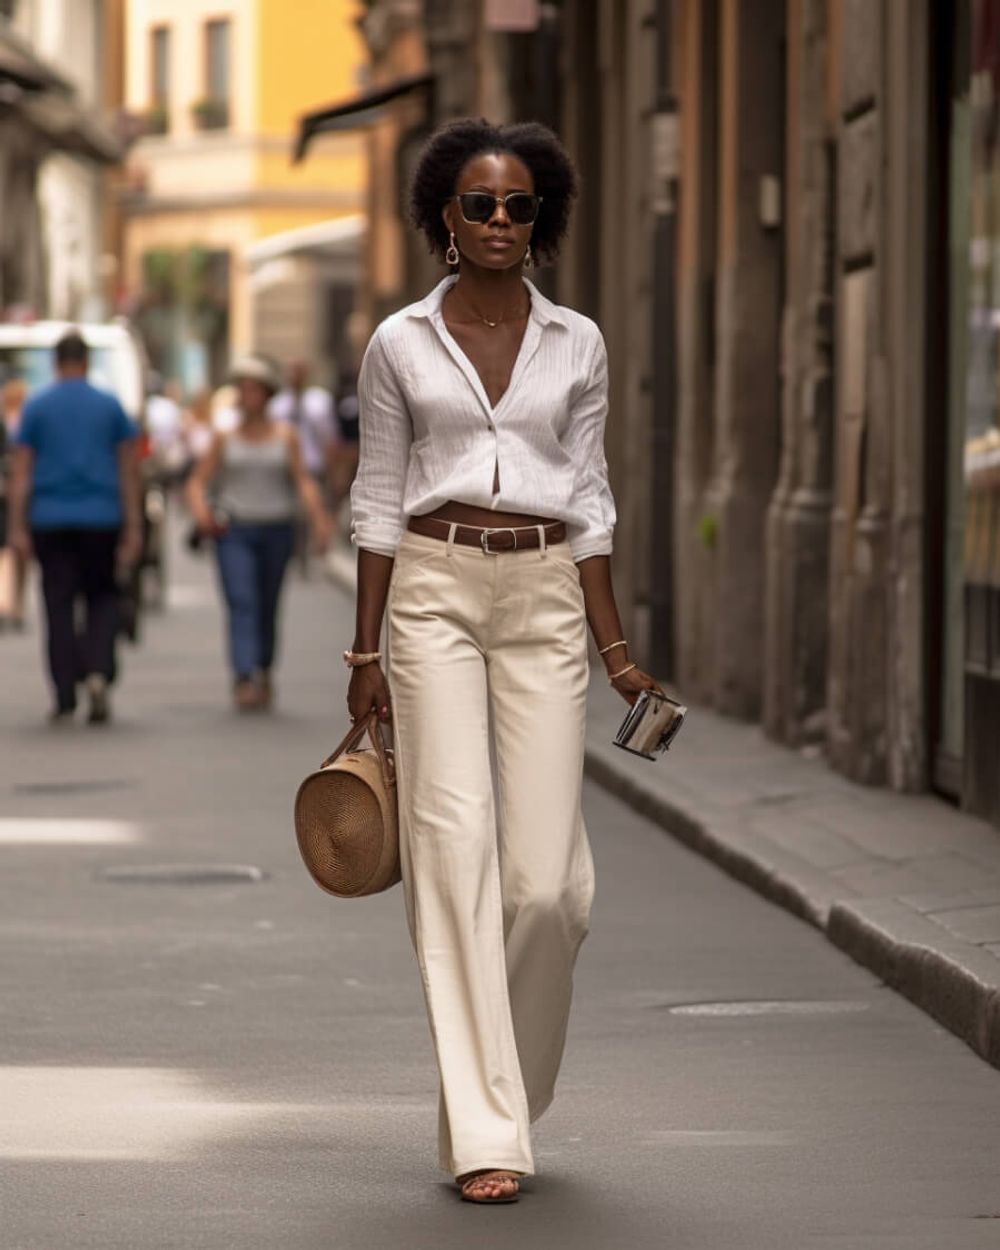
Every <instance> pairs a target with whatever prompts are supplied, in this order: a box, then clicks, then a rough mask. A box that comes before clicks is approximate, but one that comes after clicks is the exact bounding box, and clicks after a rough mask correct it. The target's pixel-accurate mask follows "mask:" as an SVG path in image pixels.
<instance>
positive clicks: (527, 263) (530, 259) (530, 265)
mask: <svg viewBox="0 0 1000 1250" xmlns="http://www.w3.org/2000/svg"><path fill="white" fill-rule="evenodd" d="M524 267H525V269H534V267H535V258H534V256H533V255H532V253H531V244H530V243H529V244H528V246H527V247H526V248H525V250H524Z"/></svg>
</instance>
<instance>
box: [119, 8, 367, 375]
mask: <svg viewBox="0 0 1000 1250" xmlns="http://www.w3.org/2000/svg"><path fill="white" fill-rule="evenodd" d="M355 13H356V5H355V4H354V3H353V0H301V3H297V4H296V6H295V13H294V20H290V15H289V7H288V6H287V5H285V4H282V3H280V0H230V2H229V3H226V4H223V5H219V4H218V3H217V2H215V3H210V2H209V0H128V3H127V13H126V39H125V57H126V73H125V95H126V103H127V107H128V109H129V111H130V112H131V113H132V114H135V115H140V116H142V117H143V119H144V122H145V132H146V133H145V135H144V137H143V138H142V139H141V140H140V141H139V142H138V143H137V144H136V145H135V147H134V149H133V151H132V154H131V159H130V162H129V168H128V175H127V184H126V186H125V187H124V189H123V195H122V207H123V212H124V217H125V225H124V258H123V277H124V294H125V297H126V299H127V300H129V301H131V303H132V304H133V305H134V306H135V308H136V310H137V312H138V314H139V317H140V320H141V322H142V324H143V327H144V329H145V331H146V337H147V340H148V341H149V344H150V348H151V352H152V354H153V356H154V359H155V360H156V363H157V364H158V365H159V367H160V368H161V369H162V370H163V371H165V372H167V373H168V374H171V375H174V376H177V377H179V378H181V379H182V380H183V381H184V382H185V383H186V384H187V385H188V386H196V385H201V384H204V383H205V382H208V381H217V380H218V378H219V377H220V375H221V374H222V372H223V371H224V369H225V367H226V364H227V362H228V359H229V357H230V356H231V354H232V353H233V352H235V351H239V350H247V349H250V348H254V349H256V350H264V351H270V352H271V353H273V354H275V355H278V356H280V357H282V358H285V359H287V358H289V357H290V356H296V357H298V356H302V357H306V358H309V359H311V360H313V361H314V363H316V364H318V365H319V366H320V372H321V373H326V372H327V369H328V368H329V367H330V366H331V365H332V361H333V359H334V357H335V355H336V350H337V345H338V343H339V340H340V337H341V335H342V333H343V323H344V320H345V318H346V317H347V316H348V315H349V312H350V299H349V297H348V294H347V292H346V291H345V287H346V288H347V289H348V290H353V285H354V283H355V281H356V278H357V255H358V251H359V248H360V246H361V240H362V239H363V230H362V229H361V222H360V220H359V218H360V214H361V212H362V210H363V208H364V197H365V181H366V160H365V152H364V147H363V143H362V142H361V140H360V139H359V138H358V137H357V136H354V135H342V136H331V137H328V138H324V140H323V141H322V144H320V145H317V149H316V151H315V152H314V155H313V159H312V160H311V161H310V162H309V163H308V164H307V165H302V164H299V165H296V164H294V163H293V159H292V158H293V154H294V153H293V130H294V121H295V119H296V118H297V116H298V115H299V114H300V113H301V112H303V111H304V110H305V109H306V108H308V107H309V106H310V105H311V104H312V103H313V102H314V101H315V100H316V99H317V98H318V97H319V98H322V97H324V96H325V95H326V94H327V93H328V92H331V91H332V92H334V93H337V92H339V93H343V94H345V95H348V94H351V93H353V92H354V91H355V90H357V88H358V86H359V84H360V83H361V82H362V81H363V77H364V73H365V57H364V53H363V46H362V43H361V39H360V36H359V34H358V31H357V29H356V26H355V23H354V20H353V19H354V17H355ZM345 219H353V227H351V226H349V227H347V228H346V230H345V229H334V230H333V232H332V236H330V234H329V231H327V230H326V227H327V226H328V225H329V224H330V223H339V225H343V222H344V221H345ZM352 230H353V236H354V244H353V245H349V244H346V243H345V242H344V240H345V239H346V238H349V237H350V236H351V234H352ZM331 237H332V238H333V240H334V243H333V244H331V242H330V238H331ZM265 242H268V243H269V246H268V247H266V248H264V250H263V252H262V251H261V248H260V245H261V244H262V243H265ZM352 246H353V251H352ZM345 250H346V253H347V254H346V256H345Z"/></svg>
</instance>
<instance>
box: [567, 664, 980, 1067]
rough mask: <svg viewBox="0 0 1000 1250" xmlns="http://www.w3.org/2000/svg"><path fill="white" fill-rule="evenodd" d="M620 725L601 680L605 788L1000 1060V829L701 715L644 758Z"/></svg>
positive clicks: (597, 707)
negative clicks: (850, 777)
mask: <svg viewBox="0 0 1000 1250" xmlns="http://www.w3.org/2000/svg"><path fill="white" fill-rule="evenodd" d="M621 716H622V705H621V704H620V701H617V700H611V699H609V698H608V689H607V684H606V682H605V681H604V679H603V677H601V676H598V675H595V678H594V683H593V685H592V688H591V707H590V719H589V725H588V734H587V758H586V769H587V772H588V774H589V775H590V776H591V777H592V778H593V779H594V780H596V781H597V782H598V783H600V784H601V785H603V786H605V787H606V788H607V789H608V790H610V791H612V792H613V793H614V794H616V795H617V796H618V797H620V798H621V799H623V800H624V801H625V802H627V803H629V804H630V805H631V806H632V807H634V808H635V809H636V810H638V811H640V812H642V813H643V814H645V815H646V816H648V817H650V818H652V819H653V820H655V821H656V822H657V823H658V824H660V825H661V826H662V828H663V829H664V830H665V831H666V832H667V833H669V834H671V835H672V836H673V837H675V838H678V839H680V840H681V841H682V842H684V843H686V844H687V845H688V846H690V847H691V848H692V849H694V850H696V851H697V852H699V854H701V855H704V856H706V857H708V858H709V859H711V860H713V861H714V862H715V863H717V864H718V865H719V866H720V867H721V868H723V869H725V871H726V872H728V873H730V874H731V875H732V876H734V877H736V878H738V879H739V880H740V881H743V882H745V883H746V884H747V885H749V886H751V887H752V888H753V889H755V890H757V891H758V892H759V893H761V894H763V895H765V896H766V897H767V898H770V899H771V900H772V901H774V902H776V903H779V904H780V905H781V906H782V907H785V908H787V909H788V910H789V911H792V912H794V913H795V914H796V915H797V916H800V917H801V918H802V919H803V920H807V921H809V922H810V923H811V924H814V925H816V926H817V927H818V928H820V929H822V930H823V931H824V932H825V933H826V935H827V937H828V938H829V939H830V941H831V942H833V943H834V944H835V945H837V946H839V947H840V948H841V949H843V950H844V951H846V952H847V953H848V954H849V955H851V956H852V958H854V959H855V960H857V962H858V963H860V964H864V965H865V966H866V967H868V968H870V969H871V970H872V971H873V972H875V973H876V974H877V975H878V976H879V977H881V978H882V979H883V980H884V981H885V982H886V983H887V984H889V985H891V986H893V988H895V989H897V990H899V991H900V992H901V993H903V994H905V995H906V996H907V997H908V998H910V999H911V1000H912V1001H913V1002H914V1003H916V1004H917V1005H918V1006H919V1007H922V1008H923V1009H924V1010H925V1011H927V1012H929V1013H930V1014H931V1015H932V1016H934V1017H935V1018H936V1019H937V1020H939V1021H940V1022H941V1023H942V1024H943V1025H945V1026H946V1027H947V1028H949V1029H951V1030H952V1032H953V1033H956V1034H957V1035H958V1036H959V1037H961V1038H962V1039H963V1041H965V1042H967V1043H968V1044H969V1045H970V1046H971V1047H972V1048H973V1050H975V1051H976V1052H977V1053H978V1054H979V1055H981V1056H982V1057H983V1058H984V1059H986V1060H988V1061H989V1062H990V1063H992V1064H994V1065H995V1066H998V1067H1000V832H997V831H996V830H994V829H992V828H991V827H990V826H988V825H986V824H985V823H983V822H982V821H979V820H976V819H973V818H972V817H970V816H967V815H964V814H962V813H961V812H958V811H956V810H955V809H954V808H952V807H950V806H948V805H947V804H946V803H944V802H942V801H941V800H939V799H935V798H932V797H929V796H917V797H911V796H903V795H899V794H893V793H891V792H889V791H886V790H878V789H870V788H866V787H863V786H858V785H854V784H853V783H851V782H849V781H847V780H845V779H844V778H843V777H841V776H839V775H838V774H837V773H835V772H833V771H831V770H830V769H829V768H828V767H827V765H826V764H825V763H824V762H823V761H821V760H818V759H810V758H806V757H805V756H804V755H802V754H799V753H796V752H794V751H790V750H788V749H786V748H784V747H780V746H777V745H775V744H773V743H771V742H769V741H768V740H767V739H766V738H765V736H764V734H763V733H762V732H761V730H760V729H759V728H757V727H755V726H749V725H744V724H740V723H738V722H734V721H731V720H727V719H726V718H724V717H721V716H717V715H715V714H714V713H712V712H710V711H707V710H705V709H702V708H692V709H691V710H690V712H689V714H688V717H687V720H686V721H685V725H684V728H683V730H682V731H681V733H680V734H679V735H678V737H677V739H676V741H675V743H674V745H673V746H672V747H671V749H670V751H669V753H668V754H667V755H666V756H665V757H664V758H663V759H661V760H658V761H656V762H655V763H648V762H647V761H645V760H642V759H639V758H638V757H636V756H634V755H629V754H628V753H626V752H624V751H620V750H618V749H617V748H616V747H614V746H612V745H611V741H612V738H613V735H614V732H615V730H616V729H617V727H618V724H619V722H620V720H621Z"/></svg>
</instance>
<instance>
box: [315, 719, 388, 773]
mask: <svg viewBox="0 0 1000 1250" xmlns="http://www.w3.org/2000/svg"><path fill="white" fill-rule="evenodd" d="M366 733H367V735H368V737H369V738H370V739H371V744H372V746H373V747H374V748H375V754H376V755H377V756H378V762H379V766H380V767H381V769H382V776H383V777H384V778H385V781H386V784H387V785H390V786H391V785H395V783H396V770H395V768H394V767H393V763H392V761H391V759H390V756H391V754H392V753H391V752H390V751H387V750H386V746H385V742H384V741H383V740H382V730H381V728H380V726H379V719H378V713H377V712H369V713H368V715H367V716H366V717H365V719H364V720H361V721H358V722H357V724H355V725H352V726H351V727H350V729H349V730H348V731H347V734H346V735H345V737H344V740H343V741H342V742H341V744H340V746H338V747H337V748H336V749H335V750H334V752H333V754H332V755H328V756H327V757H326V759H325V760H324V761H323V763H322V764H320V768H328V767H329V766H330V765H331V764H332V763H333V762H334V760H336V759H338V758H339V757H340V756H341V755H343V754H344V752H345V751H353V750H354V748H355V747H356V746H357V745H358V743H359V742H360V741H361V739H362V738H363V737H364V736H365V734H366Z"/></svg>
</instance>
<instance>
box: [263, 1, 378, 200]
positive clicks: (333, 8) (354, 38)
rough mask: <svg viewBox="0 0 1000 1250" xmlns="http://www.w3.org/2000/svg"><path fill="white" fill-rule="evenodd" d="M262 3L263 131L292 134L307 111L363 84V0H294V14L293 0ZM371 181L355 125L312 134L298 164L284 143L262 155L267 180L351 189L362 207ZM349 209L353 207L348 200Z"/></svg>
mask: <svg viewBox="0 0 1000 1250" xmlns="http://www.w3.org/2000/svg"><path fill="white" fill-rule="evenodd" d="M257 5H258V20H257V48H256V50H257V83H258V89H257V94H256V100H255V106H256V116H255V127H256V130H257V133H258V134H260V135H262V136H265V137H267V136H283V137H287V136H289V135H293V134H294V133H295V131H296V129H297V125H298V120H299V118H300V117H301V116H302V114H303V113H308V112H311V111H313V110H314V109H317V108H321V107H322V106H323V105H326V104H332V103H336V102H337V101H340V100H346V99H349V98H351V97H352V96H354V95H357V94H358V93H359V92H360V91H362V90H364V83H365V81H366V73H365V67H366V66H367V61H368V58H367V52H366V49H365V45H364V41H363V40H362V38H361V34H360V32H359V30H358V29H357V26H356V24H355V22H356V18H357V16H358V14H359V12H360V5H359V4H358V3H357V0H295V5H294V18H291V17H290V6H289V4H288V0H257ZM366 183H367V162H366V159H365V151H364V143H363V140H362V139H361V138H360V137H359V136H358V135H357V134H355V133H351V132H347V133H344V134H339V135H331V136H328V137H326V138H320V139H318V140H316V141H314V143H313V145H312V146H311V148H310V151H309V159H308V160H307V161H303V162H302V163H301V164H299V165H293V164H292V163H291V161H290V160H289V159H288V155H287V154H286V153H284V152H280V151H274V150H261V151H260V152H259V155H258V184H259V185H261V186H267V187H323V188H326V189H327V190H330V191H333V192H337V191H341V192H350V193H353V194H354V195H355V196H356V197H357V199H356V208H357V207H360V205H361V202H362V197H363V195H364V189H365V186H366ZM356 208H355V211H356ZM344 211H351V210H350V209H348V208H347V206H346V205H345V209H344ZM313 220H316V218H314V219H313Z"/></svg>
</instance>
